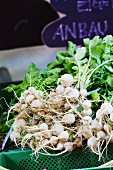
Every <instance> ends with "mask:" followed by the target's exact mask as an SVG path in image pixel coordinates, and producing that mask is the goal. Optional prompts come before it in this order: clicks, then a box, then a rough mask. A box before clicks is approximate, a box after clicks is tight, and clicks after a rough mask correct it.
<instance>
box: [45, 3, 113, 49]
mask: <svg viewBox="0 0 113 170" xmlns="http://www.w3.org/2000/svg"><path fill="white" fill-rule="evenodd" d="M51 5H52V7H53V8H54V9H55V10H56V11H59V12H61V13H64V14H65V16H64V17H63V18H61V19H59V20H56V21H55V22H53V23H50V24H49V25H48V26H46V27H45V29H44V31H43V41H44V43H45V44H46V45H48V46H49V47H63V46H66V45H67V40H71V41H73V42H75V43H76V44H77V45H81V44H82V41H83V38H86V37H89V38H92V37H93V36H96V35H99V36H100V37H104V36H105V35H106V34H113V0H51Z"/></svg>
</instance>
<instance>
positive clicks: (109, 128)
mask: <svg viewBox="0 0 113 170" xmlns="http://www.w3.org/2000/svg"><path fill="white" fill-rule="evenodd" d="M57 83H58V85H57V87H56V88H55V89H51V90H50V92H49V93H43V92H42V91H41V90H36V89H35V88H34V87H29V88H28V90H25V91H24V92H23V93H22V94H21V96H20V98H18V103H16V104H15V105H14V106H12V107H11V108H10V110H9V112H8V115H9V114H10V112H11V111H12V110H14V111H15V112H17V116H16V117H15V121H14V123H13V131H12V133H11V135H10V139H11V140H12V141H14V142H15V143H16V145H19V144H20V143H21V146H22V147H23V148H24V147H26V146H28V147H30V148H31V149H32V150H33V151H34V154H37V153H39V152H40V151H43V152H45V154H49V153H48V151H47V150H48V149H50V150H55V151H60V153H58V154H63V153H64V152H67V151H68V152H71V151H72V150H73V149H74V148H76V147H82V145H83V141H85V140H86V141H87V146H88V147H89V148H90V149H91V150H92V151H93V152H94V153H96V154H98V155H99V158H101V156H102V154H103V152H104V150H105V149H106V147H107V145H108V144H109V143H113V106H112V105H111V104H110V103H108V102H104V103H103V104H102V105H101V107H100V109H98V110H97V111H96V117H95V118H94V119H92V117H93V114H92V103H93V101H90V100H88V99H87V94H88V93H87V90H86V89H80V90H78V89H77V88H76V86H75V85H74V78H73V76H72V75H70V74H64V75H62V76H61V78H59V79H58V82H57ZM104 142H106V146H105V148H103V150H102V145H103V143H104Z"/></svg>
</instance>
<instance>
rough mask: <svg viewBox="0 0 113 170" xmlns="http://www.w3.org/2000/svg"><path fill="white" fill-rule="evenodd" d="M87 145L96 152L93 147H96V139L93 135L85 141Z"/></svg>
mask: <svg viewBox="0 0 113 170" xmlns="http://www.w3.org/2000/svg"><path fill="white" fill-rule="evenodd" d="M87 146H88V147H89V148H90V149H91V150H92V151H93V152H94V153H96V154H97V152H96V151H95V149H97V147H98V141H97V140H95V139H94V138H93V137H91V138H89V139H88V141H87Z"/></svg>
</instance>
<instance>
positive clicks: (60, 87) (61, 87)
mask: <svg viewBox="0 0 113 170" xmlns="http://www.w3.org/2000/svg"><path fill="white" fill-rule="evenodd" d="M64 91H65V88H64V86H62V85H58V86H57V88H56V93H57V94H58V95H62V94H63V93H64Z"/></svg>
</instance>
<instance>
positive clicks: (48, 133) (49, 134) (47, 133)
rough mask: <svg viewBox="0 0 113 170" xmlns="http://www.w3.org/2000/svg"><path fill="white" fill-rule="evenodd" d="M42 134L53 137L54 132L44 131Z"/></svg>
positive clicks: (48, 137) (45, 136)
mask: <svg viewBox="0 0 113 170" xmlns="http://www.w3.org/2000/svg"><path fill="white" fill-rule="evenodd" d="M42 135H43V136H44V138H47V139H50V138H51V137H52V132H50V131H47V132H43V133H42Z"/></svg>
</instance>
